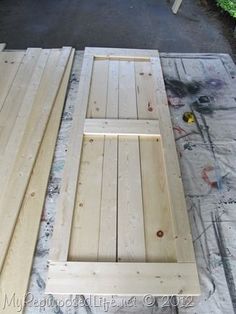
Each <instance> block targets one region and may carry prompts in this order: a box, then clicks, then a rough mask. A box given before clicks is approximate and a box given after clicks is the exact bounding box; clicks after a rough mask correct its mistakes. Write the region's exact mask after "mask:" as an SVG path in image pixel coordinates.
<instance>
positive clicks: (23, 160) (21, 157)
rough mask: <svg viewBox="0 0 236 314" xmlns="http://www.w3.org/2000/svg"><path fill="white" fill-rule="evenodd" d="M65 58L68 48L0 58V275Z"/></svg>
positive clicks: (4, 53) (20, 53)
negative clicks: (1, 74) (0, 73)
mask: <svg viewBox="0 0 236 314" xmlns="http://www.w3.org/2000/svg"><path fill="white" fill-rule="evenodd" d="M8 54H9V55H8ZM70 54H71V48H70V47H63V48H62V49H60V50H59V49H51V50H49V49H40V48H29V49H27V51H26V52H14V53H12V52H6V51H4V52H1V53H0V67H3V64H4V65H6V66H7V68H8V69H9V71H7V69H6V68H5V73H6V78H7V79H6V81H7V82H8V84H6V85H5V86H4V91H3V93H1V91H2V90H1V91H0V101H1V103H2V108H1V111H0V152H1V153H0V187H1V188H0V273H1V270H2V267H3V264H4V261H5V257H6V255H7V252H8V247H9V244H10V241H11V238H12V235H13V232H14V228H15V225H16V223H17V218H18V215H19V213H20V209H21V205H22V202H23V199H24V195H25V191H26V189H27V186H28V183H29V180H30V177H31V174H32V170H33V167H34V164H35V162H36V159H37V155H38V151H39V147H40V144H41V142H42V140H43V137H44V132H45V130H46V127H47V124H48V121H49V117H50V115H51V112H52V110H53V105H54V102H55V100H56V97H57V94H58V93H59V89H60V86H61V82H62V79H63V76H64V72H65V69H66V66H67V63H68V60H69V57H70ZM10 60H11V62H8V61H10ZM14 60H15V61H16V62H15V61H14ZM7 75H8V76H7ZM11 80H12V82H11V83H10V81H11ZM45 184H46V183H45Z"/></svg>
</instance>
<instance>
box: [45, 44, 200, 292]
mask: <svg viewBox="0 0 236 314" xmlns="http://www.w3.org/2000/svg"><path fill="white" fill-rule="evenodd" d="M84 64H85V70H84V71H85V73H86V71H87V76H86V75H84V76H82V78H81V82H80V83H81V86H85V87H84V88H83V92H84V93H85V97H84V98H79V102H78V108H80V109H81V108H82V116H80V120H79V121H78V120H77V119H76V120H74V125H73V133H72V140H73V141H72V144H73V146H76V147H77V156H74V159H73V158H72V156H71V155H70V154H69V155H68V156H69V160H68V164H69V165H70V167H71V165H76V168H75V169H74V168H73V169H74V170H73V171H74V173H73V174H72V173H71V174H70V171H71V170H70V168H65V171H67V172H69V173H66V174H65V176H66V178H67V179H68V178H69V176H68V174H69V175H70V178H71V179H72V180H74V181H72V182H70V181H65V182H63V186H64V184H65V183H67V185H66V188H68V186H69V185H70V187H71V190H70V189H69V191H70V193H71V194H70V196H71V199H70V200H67V199H66V197H65V196H66V195H65V194H62V197H61V200H60V202H61V203H62V204H63V208H62V207H61V208H60V207H59V209H60V211H59V213H58V214H59V222H60V223H59V224H57V222H56V225H55V229H56V230H57V231H56V239H57V241H56V242H55V244H56V245H57V246H54V247H53V248H52V252H53V259H52V260H51V262H50V267H49V282H50V283H52V282H53V283H52V286H51V288H50V290H47V291H49V292H50V293H61V292H63V293H64V292H65V293H72V294H73V293H78V292H79V293H88V294H90V293H97V294H101V293H109V292H108V291H112V292H111V294H113V293H114V294H128V295H129V293H130V294H133V293H134V294H136V293H137V294H142V293H143V294H146V293H148V292H149V291H150V293H153V294H154V295H162V294H167V295H168V294H172V293H174V294H182V293H183V294H185V295H195V294H198V293H199V283H198V278H197V273H196V265H195V258H194V254H193V245H192V239H191V234H190V228H189V222H188V216H187V210H186V204H185V199H184V194H183V186H182V180H181V175H180V169H179V164H178V157H177V152H176V149H175V141H174V137H173V132H172V125H171V120H170V114H169V110H168V104H167V98H166V93H165V87H164V81H163V76H162V71H161V65H160V59H159V55H158V52H156V51H148V52H147V54H146V55H145V52H144V51H141V50H138V51H136V50H135V51H133V50H127V49H124V50H123V49H110V48H108V49H107V48H95V49H94V48H87V49H86V50H85V61H84ZM86 64H87V65H88V66H89V67H88V69H87V66H86ZM80 97H81V96H80ZM81 106H82V107H81ZM78 108H77V107H76V108H75V110H76V111H77V109H78ZM80 111H81V110H80ZM78 122H80V123H78ZM147 125H148V128H147ZM153 130H154V131H153ZM131 134H132V136H131ZM147 134H148V135H149V136H146V135H147ZM78 135H79V138H78ZM150 135H151V136H150ZM82 143H83V144H82ZM76 158H77V161H76V160H75V159H76ZM78 159H79V161H78ZM62 191H63V193H64V189H63V190H62ZM66 192H68V190H66ZM68 205H69V207H68ZM72 215H73V216H72ZM68 217H69V218H68ZM64 222H66V224H65V223H64ZM183 224H184V225H185V228H182V226H183ZM71 227H72V229H71ZM64 232H66V243H62V236H60V237H59V236H58V237H57V235H59V233H60V234H63V236H64ZM59 239H61V241H59ZM68 249H69V256H68V257H67V255H68ZM68 260H69V261H70V260H73V261H74V262H73V263H71V262H69V263H68V262H67V261H68ZM108 261H109V262H110V263H109V264H108V263H106V262H108ZM59 262H61V263H59ZM62 262H63V263H62ZM82 262H83V263H82ZM112 262H116V263H112ZM160 262H161V263H160ZM68 265H69V268H70V270H69V271H67V270H68V269H69V268H67V266H68ZM120 265H124V266H120ZM54 266H55V269H54V270H53V271H52V268H53V267H54ZM57 267H59V268H57ZM60 267H62V268H63V269H60ZM80 267H81V268H80ZM87 267H88V268H87ZM90 267H94V268H96V269H97V270H98V273H97V272H96V271H93V273H92V274H91V273H90V272H91V271H92V268H90ZM106 267H107V272H106V269H105V268H106ZM138 267H141V268H140V269H141V272H140V270H139V268H138ZM133 270H136V275H139V274H140V273H142V274H143V276H140V277H139V276H136V275H134V274H133ZM149 270H151V272H152V274H151V273H149V272H148V271H149ZM169 270H170V273H168V271H169ZM80 271H81V272H80ZM159 271H160V273H161V274H162V275H161V276H163V278H164V281H162V280H160V283H161V284H162V283H164V284H163V286H162V285H159V284H158V282H157V281H155V280H156V279H160V278H159V275H156V276H154V273H155V272H157V273H158V272H159ZM178 271H179V272H180V273H179V276H178V275H177V272H178ZM62 272H64V274H61V273H62ZM52 273H53V276H51V274H52ZM118 274H119V275H118ZM77 275H78V277H76V276H77ZM97 275H98V276H97ZM83 276H85V277H86V282H85V281H83V279H82V277H83ZM176 276H177V278H179V279H177V281H176V279H175V278H176ZM52 277H53V279H52ZM85 277H84V278H85ZM108 277H109V278H110V280H108ZM183 277H185V279H186V278H187V279H186V281H185V279H184V282H183V281H182V279H180V278H183ZM59 278H61V279H59ZM140 278H141V279H140ZM78 279H79V284H77V282H78ZM129 281H130V285H129ZM150 281H151V282H152V283H151V286H152V288H151V290H149V282H150ZM63 282H64V287H63ZM86 283H88V286H86ZM103 283H104V285H103ZM113 283H115V284H114V285H113ZM185 283H186V285H185ZM80 284H81V285H80ZM97 284H98V285H97ZM59 286H60V288H59V289H57V288H58V287H59ZM93 287H94V289H93ZM163 287H164V289H163V290H162V288H163ZM136 288H137V289H136ZM131 291H132V292H131Z"/></svg>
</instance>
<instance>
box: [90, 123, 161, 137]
mask: <svg viewBox="0 0 236 314" xmlns="http://www.w3.org/2000/svg"><path fill="white" fill-rule="evenodd" d="M84 134H86V135H88V134H89V135H92V134H97V135H136V136H139V135H142V136H158V135H160V129H159V123H158V121H157V120H156V121H153V120H131V119H119V120H117V119H86V120H85V125H84Z"/></svg>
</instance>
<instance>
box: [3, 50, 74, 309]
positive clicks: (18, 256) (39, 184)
mask: <svg viewBox="0 0 236 314" xmlns="http://www.w3.org/2000/svg"><path fill="white" fill-rule="evenodd" d="M73 58H74V51H73V52H72V53H71V55H70V60H69V62H68V65H67V68H66V71H65V74H64V77H63V81H62V83H61V86H60V90H59V92H58V95H57V98H56V100H55V103H54V107H53V110H52V113H51V116H50V119H49V122H48V125H47V129H46V131H45V134H44V138H43V141H42V144H41V146H40V149H39V153H38V156H37V160H36V163H35V165H34V168H33V172H32V175H31V178H30V180H29V184H28V187H27V190H26V192H25V196H24V200H23V203H22V206H21V209H20V214H19V217H18V219H17V224H16V227H15V230H14V233H13V237H12V239H11V242H10V245H9V248H8V253H7V256H6V259H5V263H4V266H3V269H2V272H1V274H0V299H2V300H4V298H5V297H4V296H5V295H7V296H11V295H14V294H15V296H16V298H18V300H23V299H24V297H25V295H26V293H27V286H28V280H29V276H30V272H31V266H32V261H33V256H34V250H35V245H36V241H37V235H38V230H39V225H40V221H41V215H42V210H43V205H44V199H45V194H46V190H47V182H48V178H49V174H50V169H51V163H52V159H53V153H54V148H55V144H56V140H57V133H58V129H59V126H60V120H61V114H62V110H63V106H64V101H65V96H66V91H67V85H68V80H69V77H70V71H71V67H72V62H73ZM22 312H23V309H22V310H21V311H19V308H18V307H16V306H14V304H13V303H12V304H11V306H8V307H7V308H6V309H5V310H4V314H8V313H9V314H13V313H22Z"/></svg>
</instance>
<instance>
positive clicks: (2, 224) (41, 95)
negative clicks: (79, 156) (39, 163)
mask: <svg viewBox="0 0 236 314" xmlns="http://www.w3.org/2000/svg"><path fill="white" fill-rule="evenodd" d="M52 53H53V52H52ZM70 53H71V48H63V49H62V50H61V54H60V56H59V59H58V63H57V58H56V62H55V60H54V58H52V60H51V62H52V63H50V62H49V63H47V66H46V67H45V72H44V75H45V77H44V79H43V80H42V81H41V84H40V87H39V88H38V91H37V95H36V97H35V99H34V105H33V108H34V109H33V110H32V113H31V114H30V116H29V119H28V121H27V126H26V130H25V132H24V136H23V139H22V142H21V145H20V148H19V150H18V152H17V157H16V159H15V162H14V164H13V167H10V171H9V176H7V179H6V182H4V186H3V189H2V190H1V192H2V193H1V198H0V217H1V219H0V253H1V254H0V269H1V268H2V266H3V262H4V259H5V256H6V253H7V249H8V245H9V243H10V240H11V236H12V233H13V230H14V227H15V223H16V220H17V217H18V214H19V210H20V207H21V204H22V201H23V197H24V193H25V190H26V187H27V184H28V181H29V178H30V175H31V172H32V169H33V165H34V163H35V160H36V156H37V153H38V149H39V146H40V144H41V141H42V138H43V134H44V132H45V129H46V126H47V122H48V119H49V116H50V113H51V110H52V108H53V104H54V101H55V98H56V96H57V92H58V89H59V86H60V84H61V81H62V77H63V74H64V71H65V68H66V65H67V63H68V58H69V56H70ZM52 64H53V65H54V66H53V67H52Z"/></svg>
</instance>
